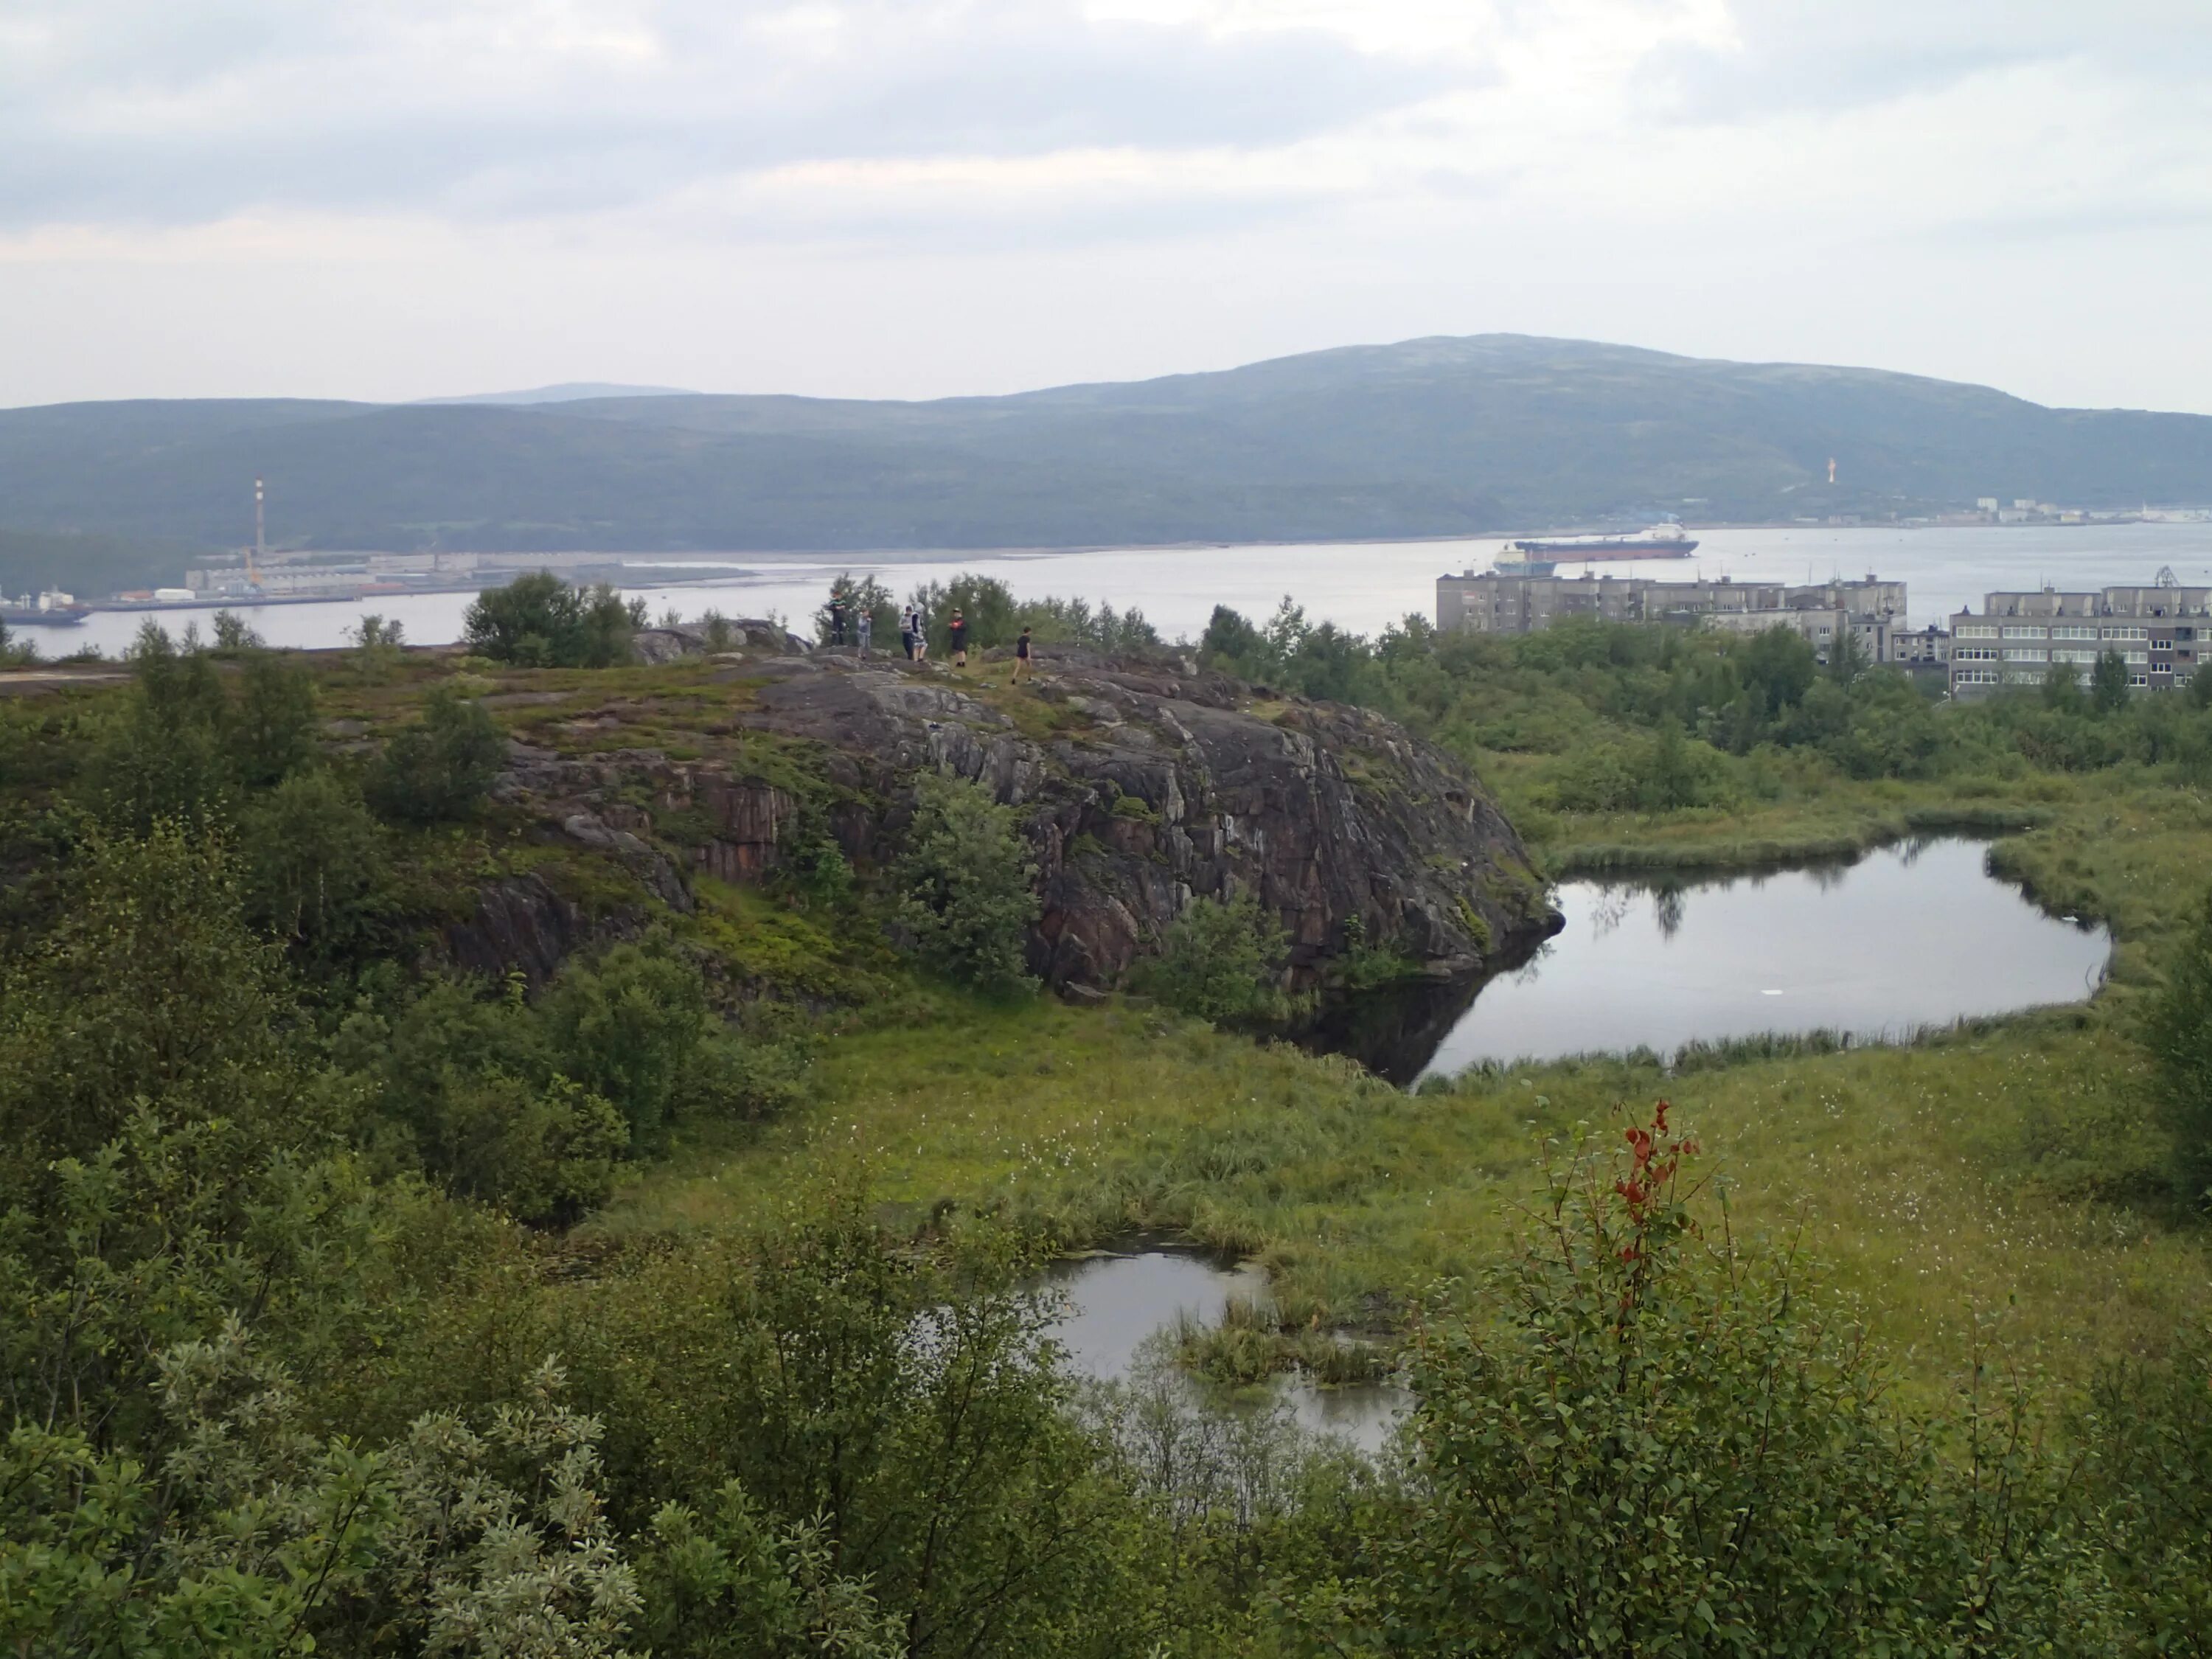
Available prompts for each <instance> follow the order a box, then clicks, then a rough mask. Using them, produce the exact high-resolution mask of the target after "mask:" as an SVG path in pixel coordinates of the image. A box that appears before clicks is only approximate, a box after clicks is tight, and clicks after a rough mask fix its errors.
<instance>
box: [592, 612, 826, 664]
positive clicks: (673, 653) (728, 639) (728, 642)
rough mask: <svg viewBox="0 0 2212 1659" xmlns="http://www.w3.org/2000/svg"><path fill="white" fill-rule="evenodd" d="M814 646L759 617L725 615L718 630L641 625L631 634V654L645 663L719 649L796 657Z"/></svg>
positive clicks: (691, 625)
mask: <svg viewBox="0 0 2212 1659" xmlns="http://www.w3.org/2000/svg"><path fill="white" fill-rule="evenodd" d="M813 648H814V647H813V646H812V645H811V643H810V642H809V641H805V640H803V639H801V638H799V635H796V634H793V633H792V632H790V631H789V630H788V629H784V628H781V627H780V626H778V625H777V624H776V623H772V622H765V621H763V620H762V619H761V618H760V617H726V618H724V620H723V622H722V624H721V627H720V629H719V630H716V629H710V628H708V626H707V625H706V624H705V623H678V625H677V626H675V627H674V628H641V629H637V630H636V631H635V633H633V634H632V635H630V654H631V655H633V656H634V657H635V658H636V659H638V661H640V662H645V663H662V662H674V661H676V660H677V659H679V658H682V657H696V656H699V655H702V654H708V655H711V654H713V653H716V652H744V651H765V652H770V653H775V655H778V656H785V657H796V656H800V655H803V654H804V653H806V652H809V651H811V650H812V649H813Z"/></svg>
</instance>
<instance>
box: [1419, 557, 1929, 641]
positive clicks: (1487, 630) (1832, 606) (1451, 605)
mask: <svg viewBox="0 0 2212 1659" xmlns="http://www.w3.org/2000/svg"><path fill="white" fill-rule="evenodd" d="M1564 617H1594V618H1595V619H1597V620H1599V621H1601V622H1625V623H1633V622H1675V623H1702V624H1703V625H1705V626H1706V627H1709V628H1720V629H1729V631H1731V632H1735V633H1763V632H1765V630H1766V629H1770V628H1789V629H1796V631H1797V632H1798V633H1800V634H1802V635H1804V636H1805V638H1806V639H1807V640H1808V641H1810V642H1811V644H1812V647H1813V649H1814V653H1816V654H1818V655H1819V656H1820V657H1821V658H1822V659H1826V656H1827V654H1828V651H1829V647H1831V646H1832V645H1833V644H1834V642H1835V640H1836V637H1837V635H1839V634H1842V633H1845V632H1849V633H1851V634H1854V635H1857V638H1858V641H1859V647H1860V649H1861V651H1862V652H1863V653H1864V654H1865V656H1866V658H1867V659H1868V660H1869V661H1870V662H1888V661H1891V660H1892V659H1893V647H1892V644H1891V636H1892V633H1893V629H1899V628H1901V627H1902V626H1903V624H1904V621H1905V584H1904V583H1903V582H1892V581H1883V580H1881V579H1880V578H1879V577H1876V576H1869V577H1867V578H1866V580H1863V581H1840V580H1838V581H1831V582H1820V583H1813V584H1808V585H1806V586H1793V585H1790V584H1787V583H1782V582H1736V581H1729V580H1726V579H1723V580H1718V581H1672V580H1661V579H1656V578H1652V577H1644V576H1591V575H1583V576H1556V575H1550V576H1538V575H1514V574H1502V573H1500V572H1498V571H1494V570H1486V571H1481V572H1476V571H1474V570H1469V571H1468V573H1467V574H1464V575H1460V576H1450V575H1447V576H1439V577H1438V578H1437V627H1438V628H1439V629H1443V630H1444V631H1445V632H1450V631H1452V630H1454V629H1470V630H1472V631H1474V632H1476V633H1483V634H1534V633H1538V632H1541V630H1543V629H1547V628H1549V627H1550V626H1551V625H1552V624H1553V623H1554V622H1557V621H1559V620H1560V619H1562V618H1564Z"/></svg>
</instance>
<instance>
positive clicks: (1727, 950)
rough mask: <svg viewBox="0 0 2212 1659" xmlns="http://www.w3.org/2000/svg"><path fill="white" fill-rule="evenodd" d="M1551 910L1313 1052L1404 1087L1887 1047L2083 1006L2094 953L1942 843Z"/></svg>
mask: <svg viewBox="0 0 2212 1659" xmlns="http://www.w3.org/2000/svg"><path fill="white" fill-rule="evenodd" d="M1552 902H1553V904H1554V905H1556V906H1557V907H1558V908H1559V911H1560V912H1561V913H1562V914H1563V915H1565V917H1566V926H1565V928H1564V929H1563V930H1562V931H1561V932H1560V933H1558V934H1557V935H1556V936H1554V937H1553V938H1552V939H1549V940H1547V941H1546V942H1545V943H1544V944H1543V945H1540V946H1539V947H1537V949H1536V950H1535V951H1534V954H1533V955H1532V956H1531V957H1528V958H1527V959H1526V960H1525V961H1524V962H1522V963H1520V964H1518V965H1516V966H1514V967H1510V968H1508V969H1505V970H1504V971H1503V972H1500V973H1498V974H1496V975H1492V976H1491V977H1490V978H1488V979H1486V980H1478V981H1470V982H1465V983H1462V984H1459V985H1455V986H1416V987H1405V988H1403V989H1397V990H1393V991H1391V992H1389V993H1385V994H1379V995H1377V996H1375V997H1373V998H1369V999H1362V1000H1360V1001H1359V1002H1358V1003H1357V1004H1354V1005H1352V1006H1347V1007H1346V1008H1344V1009H1340V1010H1336V1011H1333V1012H1332V1015H1331V1017H1330V1019H1329V1021H1328V1024H1327V1025H1326V1026H1325V1028H1324V1030H1322V1032H1321V1033H1320V1035H1319V1046H1322V1047H1326V1048H1334V1049H1337V1050H1339V1051H1341V1052H1344V1053H1347V1054H1352V1055H1354V1056H1356V1057H1357V1058H1358V1059H1360V1060H1363V1061H1364V1063H1365V1064H1367V1065H1368V1066H1370V1068H1372V1069H1373V1070H1374V1071H1376V1073H1379V1074H1381V1075H1382V1076H1384V1077H1387V1078H1389V1079H1391V1080H1392V1081H1394V1082H1396V1083H1400V1084H1411V1083H1415V1082H1418V1081H1419V1080H1420V1079H1422V1078H1425V1077H1431V1076H1437V1075H1445V1076H1448V1075H1450V1074H1451V1073H1456V1072H1458V1071H1461V1070H1462V1069H1463V1068H1465V1067H1467V1066H1471V1065H1474V1064H1477V1063H1479V1062H1482V1061H1498V1062H1510V1061H1513V1060H1554V1059H1558V1058H1559V1057H1561V1056H1563V1055H1566V1054H1589V1053H1613V1054H1621V1053H1627V1052H1629V1051H1631V1050H1633V1049H1636V1048H1649V1049H1651V1050H1652V1051H1653V1052H1655V1053H1656V1054H1661V1055H1672V1054H1675V1053H1676V1052H1678V1051H1679V1050H1680V1048H1682V1047H1683V1046H1684V1045H1685V1044H1686V1043H1690V1042H1717V1041H1723V1040H1726V1039H1729V1038H1736V1037H1749V1036H1760V1035H1763V1034H1766V1033H1776V1034H1781V1035H1802V1034H1804V1033H1808V1032H1813V1031H1820V1030H1826V1031H1832V1032H1834V1033H1837V1034H1838V1035H1839V1036H1846V1037H1848V1038H1850V1040H1852V1041H1854V1042H1882V1041H1898V1040H1901V1039H1903V1038H1905V1037H1909V1036H1911V1035H1912V1034H1913V1033H1914V1032H1915V1031H1917V1030H1922V1029H1924V1028H1929V1027H1939V1026H1945V1025H1949V1024H1953V1023H1954V1022H1956V1021H1958V1020H1961V1019H1972V1018H1982V1017H1986V1016H1990V1015H1996V1014H2008V1013H2014V1012H2019V1011H2020V1010H2021V1009H2025V1008H2033V1007H2039V1006H2046V1005H2050V1004H2055V1003H2067V1002H2081V1001H2084V1000H2087V998H2088V997H2090V996H2091V995H2092V994H2094V993H2095V991H2096V989H2097V987H2098V986H2099V985H2100V983H2101V982H2102V981H2103V978H2104V973H2105V964H2106V957H2108V956H2109V955H2110V953H2111V950H2112V939H2111V937H2110V935H2109V934H2107V933H2106V931H2105V930H2104V929H2103V928H2102V927H2092V926H2088V925H2087V924H2083V923H2080V922H2077V921H2075V919H2074V918H2072V917H2058V916H2053V915H2050V914H2048V913H2047V912H2045V911H2044V910H2042V909H2040V908H2038V907H2037V906H2036V905H2035V904H2034V903H2033V902H2032V901H2030V900H2029V899H2028V898H2027V896H2026V895H2025V894H2024V893H2023V892H2022V891H2021V890H2020V888H2019V887H2017V886H2016V885H2015V884H2012V883H2009V882H2007V881H2003V880H2002V879H2000V878H1997V877H1996V876H1994V875H1992V874H1991V873H1990V870H1989V867H1988V855H1987V852H1986V849H1985V848H1984V846H1983V845H1982V843H1980V842H1973V841H1967V840H1963V839H1960V838H1956V837H1943V838H1941V839H1936V840H1927V841H1915V842H1903V843H1900V844H1899V845H1897V846H1893V847H1888V848H1882V849H1881V850H1880V851H1878V852H1875V853H1870V854H1867V855H1866V856H1865V857H1863V858H1861V859H1858V860H1855V861H1852V862H1850V863H1830V864H1825V865H1820V866H1808V867H1799V868H1796V869H1788V870H1778V871H1771V872H1762V873H1758V874H1750V875H1743V874H1737V875H1716V876H1711V877H1697V876H1674V877H1671V878H1667V879H1663V880H1654V879H1650V878H1641V879H1625V880H1614V881H1575V882H1567V883H1565V884H1562V885H1560V886H1559V887H1558V888H1557V889H1555V890H1553V895H1552Z"/></svg>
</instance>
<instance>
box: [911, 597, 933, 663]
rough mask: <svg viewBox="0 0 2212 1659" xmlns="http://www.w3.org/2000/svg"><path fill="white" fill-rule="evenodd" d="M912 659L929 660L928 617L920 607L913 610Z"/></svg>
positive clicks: (917, 606)
mask: <svg viewBox="0 0 2212 1659" xmlns="http://www.w3.org/2000/svg"><path fill="white" fill-rule="evenodd" d="M914 659H915V661H916V662H927V661H928V660H929V617H928V616H927V614H926V613H925V612H924V611H922V608H921V606H920V605H916V606H915V608H914Z"/></svg>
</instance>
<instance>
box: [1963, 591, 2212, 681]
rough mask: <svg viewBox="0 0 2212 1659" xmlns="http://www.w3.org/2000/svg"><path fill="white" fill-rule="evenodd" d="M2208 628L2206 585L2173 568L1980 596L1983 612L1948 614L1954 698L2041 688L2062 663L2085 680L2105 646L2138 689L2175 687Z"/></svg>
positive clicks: (2211, 617) (2210, 599)
mask: <svg viewBox="0 0 2212 1659" xmlns="http://www.w3.org/2000/svg"><path fill="white" fill-rule="evenodd" d="M2208 632H2212V587H2184V586H2181V585H2180V584H2179V582H2177V581H2176V580H2174V576H2173V573H2172V571H2171V570H2162V571H2160V573H2159V580H2157V581H2156V582H2154V583H2153V584H2152V585H2151V586H2148V587H2105V588H2100V589H2098V590H2096V591H2095V592H2061V591H2060V590H2059V589H2057V588H2055V587H2043V588H2037V589H2034V590H2033V591H2031V592H2018V593H1985V594H1984V595H1983V596H1982V609H1981V611H1980V612H1979V614H1977V613H1975V612H1973V611H1960V612H1959V614H1958V615H1957V616H1955V617H1952V618H1951V695H1952V696H1956V697H1978V696H1988V695H1989V694H1990V692H1992V691H1995V690H1997V689H1998V688H1999V687H2001V686H2005V685H2039V684H2042V683H2043V681H2044V679H2045V678H2046V677H2047V676H2048V675H2049V674H2050V672H2051V665H2053V664H2058V663H2063V664H2065V665H2069V666H2070V667H2071V668H2072V670H2073V671H2074V674H2075V678H2078V679H2080V680H2082V681H2083V682H2085V683H2086V682H2087V679H2088V678H2089V671H2090V670H2091V669H2092V668H2093V667H2094V666H2095V665H2096V662H2097V659H2098V658H2099V657H2100V656H2102V655H2103V654H2104V653H2106V652H2107V651H2113V652H2117V653H2119V656H2120V659H2121V660H2123V661H2124V662H2125V663H2126V664H2127V665H2128V684H2130V686H2132V687H2134V688H2135V689H2136V690H2138V691H2159V690H2172V689H2173V688H2176V687H2179V686H2184V685H2186V684H2189V682H2190V679H2191V677H2192V676H2193V675H2194V674H2195V673H2196V671H2197V664H2198V662H2199V661H2200V660H2201V659H2200V658H2199V656H2198V654H2197V653H2198V652H2199V651H2200V650H2201V649H2203V647H2204V646H2205V643H2206V640H2207V636H2208Z"/></svg>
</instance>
